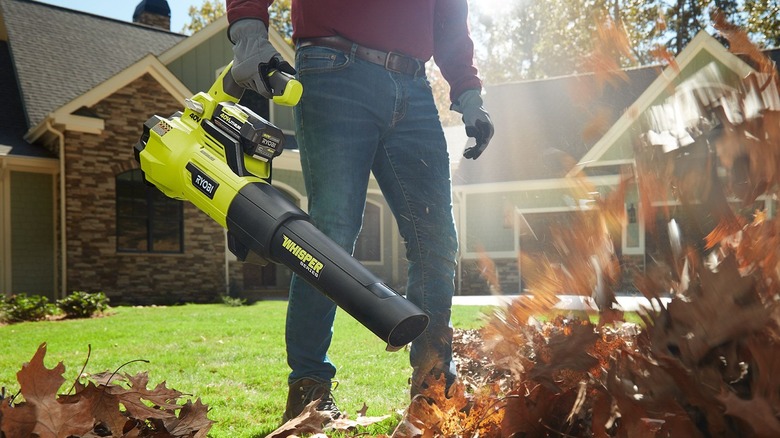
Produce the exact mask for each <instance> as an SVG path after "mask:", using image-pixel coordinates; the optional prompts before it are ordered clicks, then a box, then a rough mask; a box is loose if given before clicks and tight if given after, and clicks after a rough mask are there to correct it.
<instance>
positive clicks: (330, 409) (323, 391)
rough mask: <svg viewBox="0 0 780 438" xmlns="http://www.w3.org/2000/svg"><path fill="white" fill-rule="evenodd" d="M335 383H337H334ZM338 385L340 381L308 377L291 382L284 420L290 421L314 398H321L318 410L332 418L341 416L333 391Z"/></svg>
mask: <svg viewBox="0 0 780 438" xmlns="http://www.w3.org/2000/svg"><path fill="white" fill-rule="evenodd" d="M333 383H335V385H333ZM336 387H338V382H326V381H322V380H317V379H311V378H308V377H303V378H300V379H298V380H296V381H294V382H292V383H290V389H289V392H288V393H287V408H286V409H285V410H284V415H283V416H282V421H283V422H285V423H286V422H288V421H290V420H291V419H293V418H295V417H297V416H298V415H300V414H301V412H303V408H305V407H306V405H308V404H309V403H311V402H313V401H314V400H319V401H320V402H319V403H318V404H317V410H318V411H319V412H322V413H323V414H326V415H328V416H330V418H332V419H334V420H335V419H337V418H339V417H341V411H340V410H339V408H338V406H336V402H334V401H333V396H332V394H331V391H333V390H334V389H336Z"/></svg>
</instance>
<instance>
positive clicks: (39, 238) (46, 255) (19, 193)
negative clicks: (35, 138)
mask: <svg viewBox="0 0 780 438" xmlns="http://www.w3.org/2000/svg"><path fill="white" fill-rule="evenodd" d="M53 196H54V195H53V181H52V176H51V175H48V174H39V173H27V172H11V229H12V232H11V263H12V269H11V278H12V285H13V290H12V291H11V292H12V293H27V294H31V295H43V296H47V297H49V298H54V280H53V279H54V278H55V272H54V269H55V267H54V263H55V262H54V246H55V244H54V231H53V230H54V198H53Z"/></svg>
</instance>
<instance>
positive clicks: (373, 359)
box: [0, 301, 489, 438]
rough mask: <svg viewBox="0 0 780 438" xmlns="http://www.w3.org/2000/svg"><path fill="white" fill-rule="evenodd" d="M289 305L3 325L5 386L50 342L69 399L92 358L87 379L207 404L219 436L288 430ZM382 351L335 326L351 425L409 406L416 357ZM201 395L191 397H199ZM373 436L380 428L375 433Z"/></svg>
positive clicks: (128, 312)
mask: <svg viewBox="0 0 780 438" xmlns="http://www.w3.org/2000/svg"><path fill="white" fill-rule="evenodd" d="M286 306H287V303H286V302H283V301H266V302H259V303H256V304H254V305H252V306H242V307H229V306H225V305H220V304H213V305H184V306H174V307H119V308H113V309H111V311H110V316H106V317H101V318H93V319H84V320H63V321H43V322H34V323H20V324H13V325H6V326H0V387H5V388H6V389H7V392H8V393H11V394H13V393H15V392H16V391H18V389H19V388H18V387H19V385H18V382H17V381H16V372H17V371H19V369H20V368H21V366H22V364H23V363H24V362H28V361H29V360H30V359H31V358H32V356H33V354H34V353H35V351H36V350H37V348H38V346H39V345H40V344H42V343H44V342H46V343H47V354H46V360H45V362H44V363H45V365H46V366H47V367H48V368H53V367H54V366H55V365H56V364H57V363H58V362H63V363H64V364H65V367H66V371H65V379H66V383H65V385H63V388H61V391H67V390H68V389H69V388H70V386H71V385H72V382H73V381H74V380H75V379H76V377H77V375H78V373H79V371H80V370H81V368H82V367H83V365H84V363H85V361H87V356H88V346H90V345H91V348H92V353H91V356H90V357H89V361H88V363H87V367H86V370H85V371H86V372H87V373H98V372H102V371H106V370H111V371H114V370H116V369H117V368H119V367H121V366H122V365H123V364H125V363H127V362H130V361H134V360H137V359H143V360H147V361H149V362H148V363H143V362H133V363H129V364H127V365H125V366H124V367H122V369H121V371H122V372H126V373H129V374H136V373H139V372H144V371H146V372H148V373H149V386H150V387H153V386H154V385H156V384H158V383H160V382H162V381H165V382H166V385H167V386H168V387H169V388H174V389H177V390H179V391H182V392H184V393H187V394H193V395H194V397H200V398H201V399H202V401H203V402H204V403H205V404H207V405H208V406H209V407H210V409H211V411H210V413H209V418H210V419H212V420H214V421H216V423H215V424H214V426H213V427H212V429H211V432H210V433H209V436H211V437H231V438H235V437H252V438H254V437H263V436H265V435H267V434H268V433H269V432H271V431H273V430H275V429H276V428H277V427H278V426H279V425H280V419H281V416H282V411H283V410H284V403H285V400H286V397H287V385H286V381H287V373H288V372H289V370H288V368H287V364H286V362H285V352H284V324H285V322H284V321H285V312H286ZM487 311H489V308H480V307H474V306H455V307H453V317H452V320H453V325H454V326H455V327H458V328H464V329H469V328H477V327H479V326H480V325H481V324H482V320H483V315H484V314H485V313H486V312H487ZM384 347H385V345H384V343H382V342H381V341H380V340H379V339H378V338H376V337H375V336H374V335H373V334H372V333H371V332H369V331H368V330H366V329H365V328H363V327H362V326H361V325H360V324H359V323H358V322H357V321H355V320H354V319H352V317H350V316H349V315H348V314H346V313H345V312H340V313H339V314H338V316H337V318H336V327H335V335H334V339H333V344H332V346H331V349H330V356H331V359H332V360H333V361H334V362H335V363H336V365H337V366H338V367H339V372H338V374H337V379H338V380H339V387H338V389H337V390H336V391H335V392H334V396H335V397H336V400H337V403H338V405H339V407H340V408H341V409H342V410H344V411H346V412H348V413H349V415H350V417H351V418H354V417H355V416H356V414H355V412H357V411H358V410H359V409H361V408H362V406H363V403H365V404H366V405H367V406H368V408H369V409H368V412H367V415H369V416H382V415H388V414H393V413H395V412H396V411H398V410H401V409H404V408H405V407H406V406H407V405H408V401H409V388H408V377H409V376H410V375H411V368H410V367H409V353H408V351H407V350H402V351H399V352H395V353H388V352H386V351H384ZM194 397H193V398H194ZM397 421H398V420H397V418H391V419H389V420H386V421H385V422H382V423H379V424H377V425H374V426H373V427H372V428H371V429H369V430H368V432H369V433H371V434H379V433H389V432H390V431H392V428H393V427H394V425H395V423H396V422H397ZM372 429H373V430H372Z"/></svg>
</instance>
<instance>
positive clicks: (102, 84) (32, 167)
mask: <svg viewBox="0 0 780 438" xmlns="http://www.w3.org/2000/svg"><path fill="white" fill-rule="evenodd" d="M169 14H170V9H169V8H168V7H167V2H166V1H165V0H142V1H140V2H139V4H138V7H137V8H136V13H135V14H134V15H135V16H134V17H133V18H134V20H135V21H134V22H125V21H118V20H112V19H107V18H105V17H100V16H96V15H92V14H87V13H83V12H77V11H73V10H69V9H66V8H61V7H56V6H51V5H46V4H42V3H38V2H36V1H33V0H0V98H2V100H1V101H0V102H2V105H4V107H5V111H4V115H5V116H4V117H3V118H2V119H0V288H2V289H0V293H5V294H10V293H20V292H25V293H30V294H41V295H45V296H49V297H51V298H59V297H62V296H64V295H65V294H67V293H69V292H71V291H76V290H83V291H88V292H97V291H103V292H105V293H106V294H107V295H108V296H109V297H110V298H111V300H112V302H113V303H117V304H118V303H127V304H168V303H180V302H212V301H216V300H218V299H219V297H220V296H221V295H225V294H230V295H233V296H242V297H248V298H251V299H257V298H263V297H268V296H284V294H285V293H286V288H287V283H288V281H289V276H290V273H289V270H287V269H286V268H284V267H282V266H277V265H273V264H271V265H267V266H265V267H261V266H258V265H253V264H248V263H242V262H238V261H236V260H235V258H234V257H233V256H232V255H231V254H230V253H229V252H228V251H227V250H226V244H225V242H226V237H225V232H224V230H223V229H222V228H221V227H220V226H219V225H217V224H216V223H214V222H213V221H211V220H210V219H209V218H208V217H207V216H206V215H205V214H203V213H201V212H200V211H198V210H197V209H196V208H195V207H194V206H193V205H191V204H190V203H187V202H181V201H175V200H171V199H168V198H166V197H164V196H163V195H162V194H161V193H159V192H158V191H156V189H154V188H152V187H149V186H147V185H145V184H144V183H143V180H142V175H141V172H140V170H139V168H138V164H137V163H136V161H135V159H134V157H133V149H132V148H133V145H134V144H135V143H136V142H137V141H138V138H139V137H140V134H141V132H142V125H143V123H144V122H145V121H146V120H147V119H148V118H149V117H150V116H151V115H153V114H159V115H163V116H166V115H170V114H173V113H174V112H176V111H179V110H181V109H182V107H183V102H184V100H185V99H186V98H188V97H190V96H191V95H193V94H195V93H196V92H199V91H205V90H207V89H208V88H209V87H210V85H211V84H212V82H213V81H214V79H215V78H216V75H217V74H218V72H219V71H221V70H222V68H224V66H225V65H226V64H227V63H228V62H229V61H230V60H231V59H232V51H231V45H230V43H229V41H228V39H227V37H226V31H227V20H226V18H225V17H222V18H221V19H219V20H217V21H215V22H213V23H211V24H210V25H208V26H207V27H206V28H204V29H203V30H201V31H199V32H197V33H196V34H194V35H192V36H185V35H181V34H177V33H175V32H171V31H170V30H169V23H170V16H169ZM128 18H130V17H128ZM270 38H271V42H272V43H273V44H274V46H275V47H276V48H277V49H278V50H279V51H280V53H281V54H282V56H284V57H285V58H286V59H287V60H288V61H290V62H292V61H293V53H292V49H291V48H290V47H289V46H288V45H287V44H286V43H285V42H284V40H283V39H282V38H281V37H280V36H279V34H277V33H276V32H274V31H273V30H272V31H271V33H270ZM713 62H714V63H715V64H716V65H717V66H718V68H719V69H722V70H723V71H724V72H727V73H728V75H727V76H729V77H733V78H738V77H740V76H742V75H744V74H745V73H746V72H747V71H750V67H749V66H748V65H747V64H745V63H744V62H742V61H741V60H740V59H739V58H738V57H736V56H734V55H732V54H730V53H728V52H727V51H726V50H725V49H723V47H722V46H721V45H720V43H718V42H717V41H716V40H714V39H713V38H711V37H708V36H706V35H702V36H701V37H697V39H696V40H694V42H693V43H692V44H691V45H690V46H689V47H688V48H687V49H686V51H685V52H684V53H682V54H681V55H680V57H679V59H678V64H679V65H680V66H681V70H680V71H679V72H675V71H670V70H669V69H668V68H667V69H666V70H663V69H661V68H660V67H648V68H641V69H634V70H630V71H627V72H625V74H626V76H625V79H624V80H623V81H622V82H616V83H610V84H606V85H605V86H604V87H603V88H601V87H599V85H600V78H598V77H596V76H594V75H576V76H571V77H565V78H554V79H548V80H545V81H533V82H523V83H517V84H503V85H494V86H488V87H487V94H486V96H485V105H486V107H487V109H488V110H489V111H490V112H491V115H492V117H493V118H494V122H495V124H496V136H495V137H494V140H493V142H492V144H491V146H490V148H489V149H488V150H487V151H486V152H485V153H484V154H483V155H482V157H480V159H479V160H476V161H471V160H469V161H465V160H464V161H461V162H459V163H455V164H454V171H453V182H454V189H453V191H454V203H455V205H454V207H455V212H456V219H457V225H458V229H459V234H460V237H461V252H460V257H461V262H460V263H459V272H458V278H457V287H458V291H460V292H459V293H468V294H479V293H489V292H490V291H489V288H488V285H487V283H486V282H485V280H484V279H483V278H481V276H480V273H479V267H478V265H477V259H478V258H479V257H480V255H481V254H487V255H488V256H489V257H491V258H492V259H493V260H495V261H496V264H497V265H498V267H499V273H500V279H501V285H502V290H503V292H505V293H516V292H517V291H518V290H519V288H522V285H521V281H522V280H521V277H522V275H521V273H519V272H518V269H517V264H516V258H517V255H518V253H519V252H520V251H521V250H527V249H528V248H529V247H533V245H535V244H537V243H535V242H537V241H538V239H535V238H532V237H531V235H530V234H529V230H533V229H534V228H536V227H535V225H534V224H535V223H538V222H540V221H541V222H543V221H546V220H549V218H551V217H554V216H555V215H560V214H572V213H573V212H576V211H578V201H577V200H576V199H572V198H571V196H570V194H569V185H570V180H568V179H567V178H565V176H566V175H567V174H569V173H570V172H572V171H573V169H576V170H584V171H585V173H587V174H588V175H589V178H590V180H591V181H592V182H593V183H594V184H595V185H596V186H597V187H598V188H599V190H601V191H604V192H607V191H609V190H612V189H613V188H614V187H615V185H616V184H617V182H618V178H619V176H618V168H619V167H620V166H622V165H625V164H629V165H630V164H631V163H632V162H633V156H632V154H631V148H629V147H627V146H626V141H627V138H628V136H630V135H631V132H632V129H634V124H635V123H636V119H635V117H636V116H635V115H636V114H637V113H642V112H643V111H646V110H647V108H648V107H649V106H650V104H651V103H653V102H657V101H658V100H659V99H663V98H664V97H665V96H666V93H668V89H667V87H666V85H667V84H670V83H678V82H679V81H682V80H684V78H687V77H689V76H690V75H693V74H695V72H696V71H698V70H699V69H701V68H704V67H705V66H707V65H710V64H711V63H713ZM594 90H595V91H597V92H595V93H594V92H593V91H594ZM242 103H244V104H246V105H248V106H250V107H251V108H252V109H253V110H255V111H256V112H257V113H258V114H260V115H262V116H264V117H266V118H268V119H269V120H270V121H272V122H273V123H274V124H276V125H277V126H279V127H280V128H282V129H283V131H284V132H285V135H286V140H287V141H286V149H288V150H285V152H284V153H283V154H282V155H281V156H279V157H277V158H276V159H275V160H274V163H273V185H274V186H275V187H276V188H277V189H279V190H280V191H281V192H282V193H283V194H285V195H286V196H288V197H289V198H290V199H291V200H293V201H294V202H295V203H296V204H298V205H299V206H301V207H302V208H304V209H305V208H306V204H307V199H306V192H305V188H304V184H303V179H302V176H301V172H300V164H299V160H298V155H297V151H296V150H295V138H294V135H293V134H294V132H293V121H292V112H291V110H290V109H289V108H286V107H279V106H276V105H274V104H269V103H268V102H267V101H265V100H263V99H261V98H259V96H257V95H253V94H252V93H246V94H245V95H244V97H242ZM455 129H458V130H462V127H460V128H455ZM583 134H584V135H583ZM453 149H457V147H456V148H453ZM455 155H457V154H455ZM638 199H639V198H638V196H637V194H636V193H635V190H634V191H633V192H631V193H630V198H629V199H628V201H627V209H632V208H633V209H635V210H636V211H637V214H641V212H642V208H641V206H640V205H639V203H638ZM615 238H616V241H619V242H622V245H621V256H622V257H623V258H624V263H625V264H626V266H630V267H632V269H642V268H643V266H644V256H645V254H646V253H647V251H648V248H647V246H646V245H645V241H644V230H642V229H641V224H638V223H632V224H628V225H627V226H626V228H625V229H624V230H622V232H621V235H620V236H615ZM355 256H356V258H358V259H359V260H360V261H361V262H362V263H363V264H364V265H366V266H367V267H368V268H369V269H370V270H372V271H373V272H374V273H376V274H377V275H379V276H380V277H381V278H383V279H385V281H386V282H387V283H388V284H389V285H391V286H392V287H394V288H396V289H397V290H399V291H401V292H403V285H404V284H405V281H406V263H405V261H404V258H403V257H404V249H403V243H402V241H401V238H400V236H399V234H398V231H397V229H396V227H395V224H394V221H393V218H392V215H391V213H390V211H389V208H388V207H387V205H386V204H385V202H384V201H383V198H382V195H381V193H380V191H379V188H378V185H377V184H376V182H374V181H371V183H370V185H369V193H368V200H367V205H366V211H365V217H364V227H363V231H362V232H361V235H360V237H359V239H358V244H357V249H356V253H355Z"/></svg>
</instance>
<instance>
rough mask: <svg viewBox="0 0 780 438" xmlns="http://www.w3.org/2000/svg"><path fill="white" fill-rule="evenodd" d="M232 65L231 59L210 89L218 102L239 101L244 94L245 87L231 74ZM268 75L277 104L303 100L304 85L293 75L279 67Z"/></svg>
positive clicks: (294, 102) (296, 102) (288, 104)
mask: <svg viewBox="0 0 780 438" xmlns="http://www.w3.org/2000/svg"><path fill="white" fill-rule="evenodd" d="M232 67H233V62H232V61H231V62H230V64H228V65H227V67H225V70H223V71H222V73H221V74H220V78H217V81H216V82H214V85H213V86H212V87H211V89H210V90H209V94H210V95H211V96H212V97H213V98H214V100H216V101H217V102H224V101H226V100H229V101H232V102H238V100H239V99H241V95H243V94H244V87H242V86H241V85H238V82H236V80H235V79H233V75H232V74H230V69H231V68H232ZM266 77H267V78H268V85H269V86H270V87H271V94H272V95H273V97H272V99H273V101H274V103H275V104H277V105H284V106H295V105H297V104H298V101H300V100H301V95H302V94H303V85H301V83H300V82H298V80H296V79H295V78H294V77H293V76H292V75H289V74H287V73H285V72H283V71H281V70H278V69H271V70H270V71H269V72H268V75H267V76H266Z"/></svg>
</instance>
